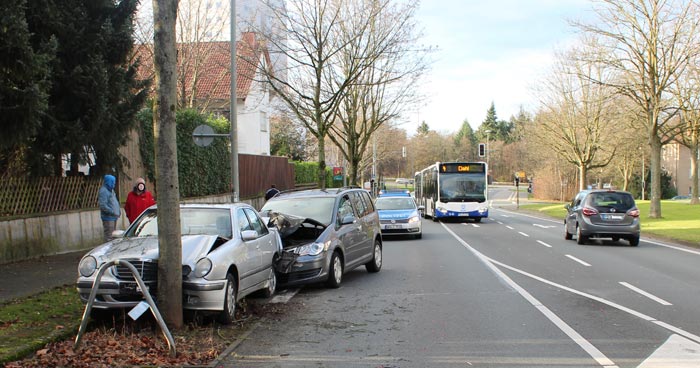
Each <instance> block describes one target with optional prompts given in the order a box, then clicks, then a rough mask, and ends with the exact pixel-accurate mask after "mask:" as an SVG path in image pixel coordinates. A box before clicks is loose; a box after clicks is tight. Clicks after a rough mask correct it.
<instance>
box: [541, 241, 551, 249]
mask: <svg viewBox="0 0 700 368" xmlns="http://www.w3.org/2000/svg"><path fill="white" fill-rule="evenodd" d="M537 242H538V243H540V244H542V245H544V246H545V247H547V248H551V247H552V246H551V245H549V244H547V243H545V242H543V241H542V240H538V241H537Z"/></svg>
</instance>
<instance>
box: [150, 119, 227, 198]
mask: <svg viewBox="0 0 700 368" xmlns="http://www.w3.org/2000/svg"><path fill="white" fill-rule="evenodd" d="M175 119H176V124H177V164H178V176H179V181H180V196H181V197H183V198H187V197H199V196H206V195H213V194H220V193H225V192H227V191H228V190H229V187H230V180H231V178H230V175H229V173H230V172H231V166H230V160H229V159H228V158H229V151H228V142H229V141H228V139H225V138H220V137H216V138H214V141H213V142H212V144H211V145H209V146H207V147H199V146H197V145H195V144H194V139H192V132H193V131H194V128H196V127H197V126H198V125H201V124H206V125H209V126H211V127H212V128H213V129H214V132H215V133H217V134H227V133H228V132H229V122H228V120H226V119H224V118H218V119H217V118H214V117H212V116H209V117H205V116H203V115H201V114H199V113H197V112H196V111H194V110H181V111H178V112H177V114H176V117H175ZM138 120H139V127H140V132H139V135H140V138H141V146H140V151H141V158H142V160H143V164H144V166H145V168H146V173H147V175H148V178H149V180H151V181H153V182H155V172H156V170H155V157H154V152H155V151H154V144H153V112H152V111H151V109H145V110H142V111H141V112H140V113H139V115H138Z"/></svg>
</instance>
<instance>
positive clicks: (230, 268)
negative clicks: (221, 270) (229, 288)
mask: <svg viewBox="0 0 700 368" xmlns="http://www.w3.org/2000/svg"><path fill="white" fill-rule="evenodd" d="M226 274H227V275H228V274H231V275H233V278H234V279H235V280H236V285H239V287H240V285H241V278H240V277H238V267H236V265H235V264H232V265H230V266H228V270H226ZM238 294H239V295H237V298H239V297H240V290H239V293H238Z"/></svg>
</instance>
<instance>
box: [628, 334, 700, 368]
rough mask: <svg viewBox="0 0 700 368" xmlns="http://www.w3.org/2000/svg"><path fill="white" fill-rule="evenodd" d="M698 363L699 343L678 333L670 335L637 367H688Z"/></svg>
mask: <svg viewBox="0 0 700 368" xmlns="http://www.w3.org/2000/svg"><path fill="white" fill-rule="evenodd" d="M698 363H700V345H698V344H696V343H695V342H693V341H690V340H688V339H686V338H684V337H681V336H678V335H671V336H670V337H669V338H668V339H667V340H666V342H664V343H663V345H661V346H659V348H658V349H656V351H654V353H652V354H651V355H650V356H649V357H648V358H646V359H645V360H644V361H643V362H642V364H640V365H638V366H637V368H662V367H674V368H690V367H697V366H698Z"/></svg>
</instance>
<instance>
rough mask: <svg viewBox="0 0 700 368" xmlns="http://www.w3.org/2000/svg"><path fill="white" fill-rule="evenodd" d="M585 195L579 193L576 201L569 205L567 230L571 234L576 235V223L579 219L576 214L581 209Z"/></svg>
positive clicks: (575, 198)
mask: <svg viewBox="0 0 700 368" xmlns="http://www.w3.org/2000/svg"><path fill="white" fill-rule="evenodd" d="M584 196H585V195H584V194H583V193H579V194H577V195H576V197H574V199H573V200H572V201H571V203H570V204H569V208H567V212H566V230H567V231H568V232H569V233H570V234H575V233H576V222H577V221H578V219H577V218H576V216H577V215H576V214H577V212H578V210H579V208H580V207H581V200H582V199H583V197H584Z"/></svg>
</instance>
